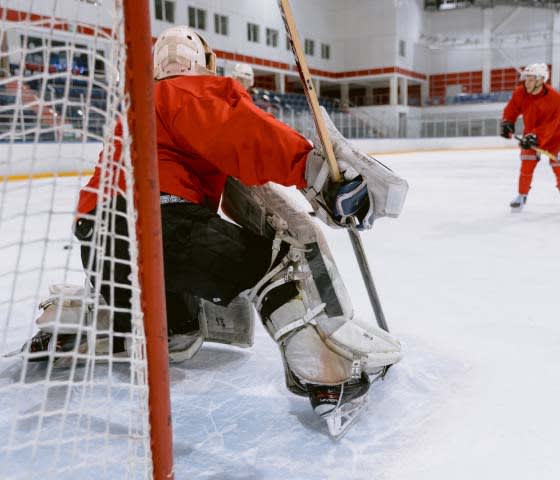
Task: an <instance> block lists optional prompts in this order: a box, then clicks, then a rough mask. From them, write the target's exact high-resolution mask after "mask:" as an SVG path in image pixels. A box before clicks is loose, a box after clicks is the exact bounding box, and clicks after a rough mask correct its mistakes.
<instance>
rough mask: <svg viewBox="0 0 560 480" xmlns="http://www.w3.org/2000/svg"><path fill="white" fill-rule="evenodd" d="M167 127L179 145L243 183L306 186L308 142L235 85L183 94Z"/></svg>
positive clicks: (309, 145) (309, 148)
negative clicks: (212, 91) (204, 93)
mask: <svg viewBox="0 0 560 480" xmlns="http://www.w3.org/2000/svg"><path fill="white" fill-rule="evenodd" d="M171 128H172V131H173V135H174V137H175V141H176V142H177V144H178V145H180V146H181V147H182V148H185V149H186V150H187V151H190V152H191V153H193V154H194V155H195V156H198V157H200V158H201V159H204V160H206V161H208V162H210V163H211V164H213V165H214V166H215V167H216V168H218V169H219V170H220V171H222V172H223V173H225V174H226V175H230V176H233V177H236V178H238V179H239V180H240V181H242V182H243V183H245V184H246V185H262V184H264V183H266V182H275V183H279V184H281V185H286V186H291V185H295V186H297V187H299V188H303V187H305V186H306V182H305V163H306V159H307V154H308V153H309V151H310V150H311V149H312V147H311V144H310V143H309V142H308V141H307V140H306V139H305V137H303V136H302V135H300V134H299V133H297V132H296V131H295V130H293V129H291V128H290V127H288V126H287V125H285V124H284V123H282V122H280V121H278V120H276V119H275V118H274V117H273V116H272V115H270V114H268V113H266V112H264V111H262V110H261V109H260V108H258V107H257V106H256V105H255V104H254V103H253V101H252V99H251V97H249V95H248V94H247V93H245V92H244V91H240V89H237V88H236V87H234V88H231V89H230V90H229V91H227V92H225V93H222V95H208V96H205V97H204V98H194V97H191V96H188V97H186V98H184V99H183V104H182V106H181V108H179V110H178V112H177V114H176V115H175V117H174V120H173V124H172V125H171Z"/></svg>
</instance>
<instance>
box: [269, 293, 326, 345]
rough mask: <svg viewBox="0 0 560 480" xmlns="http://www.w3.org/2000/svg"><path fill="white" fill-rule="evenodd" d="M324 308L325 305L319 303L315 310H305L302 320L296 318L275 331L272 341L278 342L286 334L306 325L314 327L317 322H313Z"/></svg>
mask: <svg viewBox="0 0 560 480" xmlns="http://www.w3.org/2000/svg"><path fill="white" fill-rule="evenodd" d="M324 308H325V304H324V303H321V304H319V305H317V306H316V307H315V308H312V309H311V310H307V312H306V314H305V315H304V316H303V317H302V318H298V319H297V320H295V321H293V322H290V323H288V324H287V325H284V326H283V327H282V328H279V329H278V330H276V333H275V334H274V340H276V342H278V341H279V340H280V339H281V338H282V337H283V336H284V335H286V334H287V333H289V332H291V331H292V330H295V329H297V328H300V327H303V326H304V325H306V324H308V323H310V324H311V325H316V324H317V320H315V317H316V316H317V315H319V314H320V313H321V312H322V311H323V310H324Z"/></svg>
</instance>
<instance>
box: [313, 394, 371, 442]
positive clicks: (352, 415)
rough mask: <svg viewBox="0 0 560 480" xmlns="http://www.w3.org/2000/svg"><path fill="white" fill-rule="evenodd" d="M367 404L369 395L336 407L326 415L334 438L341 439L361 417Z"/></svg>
mask: <svg viewBox="0 0 560 480" xmlns="http://www.w3.org/2000/svg"><path fill="white" fill-rule="evenodd" d="M366 406H367V395H364V396H363V397H361V398H359V399H356V400H354V401H352V402H350V403H347V404H345V405H343V406H342V407H339V408H335V409H334V411H333V412H331V413H329V414H327V415H324V416H323V418H324V419H325V421H326V422H327V427H328V429H329V434H330V436H331V437H332V438H333V439H334V440H340V439H341V438H342V437H343V436H344V435H346V433H347V432H348V430H349V429H350V427H351V426H352V425H354V423H355V422H356V420H357V419H358V418H359V416H360V414H361V413H362V411H364V410H365V408H366Z"/></svg>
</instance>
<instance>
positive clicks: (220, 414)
mask: <svg viewBox="0 0 560 480" xmlns="http://www.w3.org/2000/svg"><path fill="white" fill-rule="evenodd" d="M259 327H260V326H259ZM259 327H258V328H257V332H256V333H257V337H256V339H255V346H254V347H253V349H251V350H240V349H235V348H231V347H221V346H217V345H205V346H204V347H203V349H202V351H201V352H200V354H199V355H198V356H197V357H196V358H195V359H194V361H193V362H192V363H185V364H181V365H178V366H173V367H172V369H171V380H172V399H173V400H172V401H173V404H172V408H173V424H174V440H175V449H174V453H175V463H176V474H177V476H178V478H197V479H218V478H219V479H227V480H230V479H231V480H233V479H253V478H254V479H263V480H280V479H282V480H283V479H286V478H293V479H298V480H299V479H301V480H304V479H305V480H314V479H317V480H319V479H325V478H329V479H341V480H342V479H344V480H346V479H371V478H374V477H373V476H372V474H373V473H374V472H378V471H379V472H380V471H382V470H383V468H384V465H386V464H387V462H393V461H394V462H398V461H399V457H401V458H402V455H403V452H404V451H405V450H406V449H407V448H408V447H411V448H412V446H413V445H414V443H415V442H416V440H415V439H416V437H417V436H418V435H417V434H416V432H418V431H420V430H421V429H422V426H423V425H424V424H425V422H426V421H428V419H430V418H431V417H432V416H434V415H437V411H438V408H439V407H440V406H441V405H442V404H444V403H445V402H447V401H449V396H448V392H452V391H454V390H455V389H454V387H453V385H454V384H455V383H457V382H460V381H462V380H463V379H464V378H465V376H466V372H467V370H468V368H467V367H466V366H465V365H462V364H460V363H459V362H456V361H455V360H453V359H449V358H441V354H440V353H438V352H437V350H434V348H433V346H431V345H430V346H427V345H422V344H419V343H418V341H417V339H412V338H411V339H410V342H408V341H407V340H406V338H405V342H404V353H405V358H404V359H403V360H402V361H401V362H400V363H399V364H397V365H395V366H394V367H393V368H392V369H391V370H390V371H389V373H388V375H387V377H386V378H385V380H383V381H378V382H375V383H374V384H373V385H372V387H371V389H370V392H369V394H368V395H369V401H368V407H367V409H366V410H365V411H364V412H362V413H361V415H360V417H359V419H358V420H357V422H356V423H355V424H354V425H353V426H352V428H351V429H350V430H349V431H348V432H347V433H346V435H345V436H344V437H343V438H342V439H340V440H339V441H334V440H333V439H332V438H331V437H330V436H329V433H328V429H327V426H326V423H325V422H324V420H322V419H321V418H319V416H317V415H316V414H315V413H314V412H313V410H312V408H311V406H310V403H309V401H308V400H307V399H306V398H303V397H296V396H294V395H292V394H290V393H289V392H288V391H287V389H286V388H285V386H284V378H283V375H284V374H283V370H282V366H281V360H280V354H279V353H278V351H277V347H276V345H275V344H274V343H273V342H272V341H271V340H270V339H269V338H268V337H267V336H266V333H265V332H264V330H263V329H262V328H259ZM409 343H410V346H409ZM397 452H398V454H397ZM375 478H377V477H375Z"/></svg>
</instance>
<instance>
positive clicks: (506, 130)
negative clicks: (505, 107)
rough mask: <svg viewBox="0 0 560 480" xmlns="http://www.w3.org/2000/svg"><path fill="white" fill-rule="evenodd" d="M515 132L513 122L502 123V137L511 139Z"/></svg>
mask: <svg viewBox="0 0 560 480" xmlns="http://www.w3.org/2000/svg"><path fill="white" fill-rule="evenodd" d="M514 132H515V125H514V124H513V123H511V122H507V121H505V120H504V121H503V122H502V133H500V136H502V137H504V138H511V137H512V136H513V134H514Z"/></svg>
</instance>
